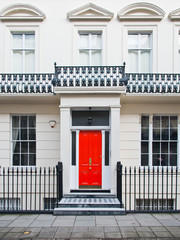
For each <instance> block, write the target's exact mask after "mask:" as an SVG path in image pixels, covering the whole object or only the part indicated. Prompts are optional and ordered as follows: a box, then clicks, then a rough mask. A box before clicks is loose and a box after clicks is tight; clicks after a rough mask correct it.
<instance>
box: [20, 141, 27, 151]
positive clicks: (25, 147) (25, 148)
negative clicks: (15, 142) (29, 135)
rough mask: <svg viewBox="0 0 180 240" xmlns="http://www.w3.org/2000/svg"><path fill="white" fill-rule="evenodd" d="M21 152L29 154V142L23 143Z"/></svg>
mask: <svg viewBox="0 0 180 240" xmlns="http://www.w3.org/2000/svg"><path fill="white" fill-rule="evenodd" d="M21 152H22V153H28V142H22V143H21Z"/></svg>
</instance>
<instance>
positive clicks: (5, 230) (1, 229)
mask: <svg viewBox="0 0 180 240" xmlns="http://www.w3.org/2000/svg"><path fill="white" fill-rule="evenodd" d="M11 229H12V227H0V233H3V232H6V233H7V232H9V231H10V230H11Z"/></svg>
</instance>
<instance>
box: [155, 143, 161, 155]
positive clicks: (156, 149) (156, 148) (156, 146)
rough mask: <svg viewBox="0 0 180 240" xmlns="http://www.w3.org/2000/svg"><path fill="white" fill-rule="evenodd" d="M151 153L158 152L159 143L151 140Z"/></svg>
mask: <svg viewBox="0 0 180 240" xmlns="http://www.w3.org/2000/svg"><path fill="white" fill-rule="evenodd" d="M153 153H160V143H159V142H153Z"/></svg>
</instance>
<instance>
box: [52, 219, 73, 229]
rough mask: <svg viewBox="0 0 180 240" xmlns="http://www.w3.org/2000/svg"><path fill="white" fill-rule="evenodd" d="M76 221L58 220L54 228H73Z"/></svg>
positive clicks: (54, 223)
mask: <svg viewBox="0 0 180 240" xmlns="http://www.w3.org/2000/svg"><path fill="white" fill-rule="evenodd" d="M73 225H74V219H64V220H63V219H56V220H55V221H54V222H53V224H52V226H53V227H62V226H63V227H73Z"/></svg>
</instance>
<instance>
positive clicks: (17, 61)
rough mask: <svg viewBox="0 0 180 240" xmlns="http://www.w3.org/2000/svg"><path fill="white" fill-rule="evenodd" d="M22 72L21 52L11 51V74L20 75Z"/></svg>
mask: <svg viewBox="0 0 180 240" xmlns="http://www.w3.org/2000/svg"><path fill="white" fill-rule="evenodd" d="M22 71H23V54H22V51H13V72H15V73H21V72H22Z"/></svg>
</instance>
